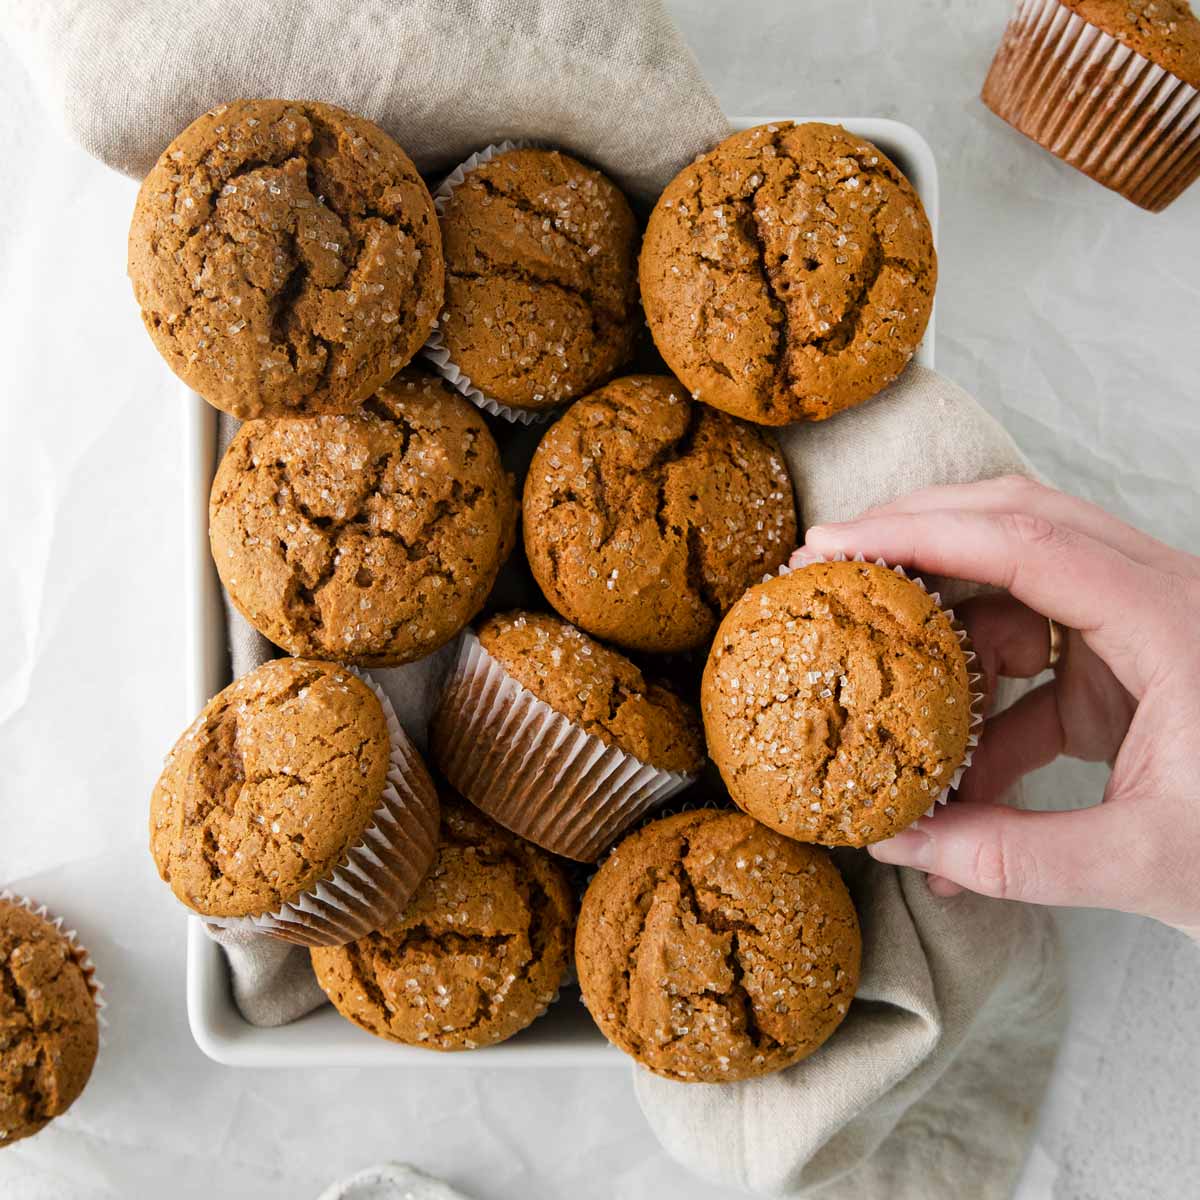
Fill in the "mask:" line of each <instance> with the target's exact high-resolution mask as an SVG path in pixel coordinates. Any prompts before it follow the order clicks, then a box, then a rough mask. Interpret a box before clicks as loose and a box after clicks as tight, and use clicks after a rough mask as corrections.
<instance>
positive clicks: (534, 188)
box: [432, 149, 639, 415]
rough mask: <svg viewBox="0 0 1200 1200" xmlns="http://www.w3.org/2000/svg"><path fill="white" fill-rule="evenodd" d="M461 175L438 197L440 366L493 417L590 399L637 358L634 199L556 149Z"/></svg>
mask: <svg viewBox="0 0 1200 1200" xmlns="http://www.w3.org/2000/svg"><path fill="white" fill-rule="evenodd" d="M478 160H482V161H478ZM476 162H477V165H474V164H475V163H476ZM460 170H462V171H465V175H464V176H463V178H462V181H461V182H458V183H455V184H454V185H453V187H452V188H450V187H449V185H448V186H447V188H446V189H439V200H438V204H439V208H440V210H441V228H442V239H443V243H444V245H445V249H446V302H445V304H444V305H443V308H442V314H441V321H440V323H439V327H438V330H437V333H436V335H435V337H434V340H433V343H432V344H433V346H434V347H436V348H437V350H438V353H437V354H436V355H435V361H437V362H439V363H440V364H441V365H442V368H443V369H447V373H448V374H449V375H450V377H451V378H452V379H453V380H454V381H455V382H456V385H457V386H460V387H463V388H465V387H466V386H467V385H468V384H469V385H470V386H471V387H473V388H474V389H477V390H478V391H479V392H481V393H482V394H483V397H484V398H486V399H487V400H488V401H490V402H491V403H490V404H489V405H488V407H489V408H491V409H492V410H493V411H501V409H503V408H508V409H518V410H526V411H544V410H547V409H550V408H553V407H554V406H555V405H557V404H560V403H562V402H563V401H564V400H570V399H571V398H572V397H574V396H579V395H582V394H583V393H584V392H586V391H589V390H590V389H591V388H593V387H595V386H596V385H597V384H598V383H600V382H602V381H603V380H605V379H607V378H608V377H609V376H610V375H612V374H613V372H614V371H616V369H617V368H618V367H619V366H620V365H621V364H622V363H624V362H625V361H627V360H628V358H629V357H630V354H631V353H632V350H633V344H634V338H635V336H636V331H637V327H638V317H639V313H638V303H637V282H636V264H635V258H636V254H637V225H636V222H635V221H634V217H633V213H632V212H631V211H630V208H629V204H628V202H627V201H626V199H625V197H624V196H623V195H622V194H621V192H620V191H619V190H618V188H617V187H616V185H615V184H613V183H612V182H611V181H610V180H608V179H606V178H605V177H604V176H603V175H601V174H600V172H599V171H594V170H592V169H591V168H590V167H585V166H584V165H583V163H581V162H577V161H576V160H575V159H573V158H571V157H570V156H568V155H566V154H560V153H558V152H557V151H552V150H533V149H517V150H507V151H503V152H500V153H496V154H492V155H489V154H488V153H486V152H485V153H484V154H482V155H479V156H477V157H476V159H475V160H472V162H471V163H468V164H464V166H463V168H460ZM452 178H455V177H452ZM445 191H448V194H446V195H445V198H444V199H442V198H441V197H442V195H443V194H444V192H445ZM505 415H508V414H505Z"/></svg>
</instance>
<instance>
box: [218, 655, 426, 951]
mask: <svg viewBox="0 0 1200 1200" xmlns="http://www.w3.org/2000/svg"><path fill="white" fill-rule="evenodd" d="M351 669H352V668H351ZM354 674H355V675H357V676H358V677H359V678H360V679H361V680H362V681H363V682H364V683H366V684H367V686H368V687H370V689H371V691H373V692H374V693H375V695H376V697H377V698H378V700H379V703H380V704H381V705H382V706H383V715H384V717H385V719H386V721H387V728H388V737H389V739H390V742H391V749H390V760H391V761H390V763H389V766H388V774H387V782H386V783H385V784H384V788H383V795H382V796H381V797H380V801H379V806H378V807H377V808H376V809H375V812H374V815H373V817H372V820H371V824H370V825H368V826H367V828H366V829H365V830H364V831H363V835H362V837H361V838H360V839H359V841H358V842H357V843H356V844H355V845H353V846H351V848H350V849H349V850H348V851H347V852H346V854H345V856H344V857H343V859H342V861H341V862H340V863H339V864H338V866H337V867H336V868H335V869H334V870H333V871H332V872H331V873H330V874H329V875H327V876H326V877H325V878H324V879H322V880H321V881H320V882H319V883H317V884H316V886H315V887H312V888H310V889H308V890H306V891H303V892H301V893H300V894H299V895H298V896H297V897H296V898H295V899H294V900H290V901H288V902H287V903H286V904H283V905H281V906H280V907H279V908H278V909H276V910H275V911H274V912H271V913H264V914H262V915H257V916H247V917H210V916H204V915H202V914H201V915H200V916H201V920H203V921H204V922H205V923H206V924H209V925H215V926H217V927H218V928H221V929H236V930H243V931H246V932H250V933H262V934H267V935H269V936H270V937H275V938H280V939H282V940H283V941H287V942H295V943H296V944H298V945H303V946H340V945H343V944H345V943H346V942H352V941H354V940H355V939H356V938H360V937H364V936H365V935H366V934H368V933H371V932H373V931H374V930H376V929H381V928H383V927H384V926H386V925H387V924H388V923H389V922H390V921H391V920H392V919H393V918H394V917H395V916H396V914H397V913H399V912H400V911H401V910H402V909H403V908H404V906H405V905H406V904H407V903H408V902H409V900H410V899H411V898H412V895H413V893H414V892H415V891H416V890H417V886H418V885H419V884H420V882H421V880H422V879H423V878H424V877H425V873H426V871H428V870H429V867H430V864H431V863H432V862H433V859H434V856H435V854H436V852H437V837H438V798H437V789H436V788H435V787H434V784H433V780H432V779H431V778H430V775H429V771H428V769H427V768H426V766H425V764H424V762H422V760H421V757H420V755H419V754H418V753H417V751H416V749H415V748H414V747H413V744H412V742H410V741H409V739H408V735H407V734H406V733H405V732H404V729H403V728H402V727H401V725H400V722H399V720H398V719H397V717H396V712H395V709H394V708H393V707H392V702H391V701H390V700H389V699H388V698H387V695H386V694H385V693H384V691H383V689H382V688H380V687H379V685H378V684H376V683H375V682H374V680H372V679H371V678H370V677H369V676H367V675H366V674H365V673H363V672H361V671H354Z"/></svg>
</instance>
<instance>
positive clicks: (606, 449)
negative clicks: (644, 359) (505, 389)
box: [524, 375, 796, 652]
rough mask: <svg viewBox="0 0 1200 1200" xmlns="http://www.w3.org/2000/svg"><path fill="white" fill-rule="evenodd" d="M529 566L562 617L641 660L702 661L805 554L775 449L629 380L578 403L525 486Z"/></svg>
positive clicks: (652, 379) (669, 388) (550, 435)
mask: <svg viewBox="0 0 1200 1200" xmlns="http://www.w3.org/2000/svg"><path fill="white" fill-rule="evenodd" d="M524 511H525V526H524V529H525V552H526V554H527V556H528V558H529V565H530V567H531V568H532V570H533V574H534V577H535V578H536V579H537V581H538V584H539V586H540V587H541V589H542V591H543V592H544V593H545V595H546V598H547V599H548V600H549V601H550V603H551V604H553V605H554V607H555V608H556V609H557V610H558V611H559V612H560V613H562V614H563V616H565V617H567V618H568V619H569V620H571V621H573V622H574V623H575V624H576V625H578V626H579V627H580V628H581V629H586V630H587V631H588V632H589V633H592V634H595V635H596V636H597V637H601V638H604V639H606V640H608V641H610V642H615V643H616V644H617V645H620V646H625V647H628V648H630V649H633V650H647V651H657V652H663V651H678V650H689V649H694V648H696V647H697V646H701V645H703V644H704V643H706V642H707V640H708V639H709V638H711V637H712V634H713V632H714V630H715V629H716V627H717V622H718V621H719V620H720V619H721V617H722V616H723V615H724V613H725V612H726V611H727V610H728V609H729V606H730V605H731V604H733V602H734V601H735V600H736V599H737V598H738V597H739V596H740V595H741V594H742V592H744V591H745V590H746V588H747V587H749V586H750V585H751V584H752V583H757V582H758V581H759V580H760V579H762V577H763V576H764V575H765V574H768V573H769V572H771V571H774V570H775V569H776V568H778V567H779V566H781V565H782V564H783V562H784V561H785V560H786V559H787V556H788V554H789V553H790V552H791V549H792V548H793V546H794V545H795V542H796V506H795V501H794V499H793V495H792V483H791V478H790V477H789V475H788V472H787V468H786V467H785V466H784V464H783V460H782V456H781V455H780V452H779V446H778V444H777V443H776V441H775V439H774V436H773V435H772V434H770V433H769V432H767V431H765V430H760V429H756V428H755V427H754V426H752V425H749V424H747V423H746V422H744V421H739V420H737V419H736V418H734V417H731V416H729V415H728V414H726V413H722V412H718V411H717V410H715V409H713V408H709V407H708V406H707V405H703V404H697V403H695V402H694V401H692V400H691V399H690V398H689V397H688V394H687V392H686V390H685V389H684V388H683V387H682V386H681V385H680V384H679V383H678V382H677V381H676V380H674V379H672V378H671V377H670V376H666V375H630V376H626V377H624V378H622V379H616V380H614V381H613V382H612V383H609V384H607V385H606V386H604V387H602V388H600V389H599V390H598V391H595V392H592V393H591V394H590V395H588V396H585V397H584V398H583V399H581V400H577V401H576V402H575V403H574V404H572V405H571V407H570V408H569V409H567V411H566V413H564V414H563V416H562V418H561V419H560V420H558V421H557V422H556V423H555V424H554V425H552V426H551V427H550V429H549V430H548V431H547V432H546V435H545V436H544V437H543V438H542V441H541V443H540V445H539V446H538V449H537V453H536V454H535V455H534V457H533V462H532V463H531V465H530V468H529V473H528V474H527V475H526V477H525V499H524Z"/></svg>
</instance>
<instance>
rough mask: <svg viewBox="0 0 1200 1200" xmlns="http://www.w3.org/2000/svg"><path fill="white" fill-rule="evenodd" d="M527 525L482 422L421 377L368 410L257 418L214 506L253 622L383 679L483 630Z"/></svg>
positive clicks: (238, 601)
mask: <svg viewBox="0 0 1200 1200" xmlns="http://www.w3.org/2000/svg"><path fill="white" fill-rule="evenodd" d="M516 524H517V503H516V498H515V496H514V491H513V481H512V477H511V476H510V475H509V474H508V472H507V471H505V469H504V467H503V465H502V464H501V461H500V451H499V449H498V448H497V446H496V443H495V440H494V439H493V438H492V435H491V433H490V432H489V431H488V428H487V426H486V425H485V424H484V421H483V419H482V417H481V416H480V414H479V412H478V410H477V409H476V408H474V407H473V406H472V405H470V404H468V403H467V402H466V401H465V400H464V399H463V398H462V397H461V396H459V395H457V394H456V393H455V392H453V391H452V390H451V389H450V388H449V387H447V386H446V384H445V383H444V382H443V381H442V380H440V379H438V378H437V376H434V375H428V374H424V373H421V372H417V371H412V370H409V371H404V372H401V374H400V375H399V376H398V377H397V378H396V379H394V380H392V381H391V382H390V383H388V384H385V385H384V386H383V387H382V388H380V389H379V391H378V392H376V394H375V395H374V396H372V397H371V398H370V399H369V400H368V401H367V403H366V404H365V405H364V406H363V408H362V410H361V411H360V412H358V413H353V414H350V415H348V416H324V417H315V418H313V417H309V418H290V419H286V418H285V419H281V420H275V421H248V422H247V423H246V424H245V425H243V426H242V428H241V430H240V431H239V432H238V434H237V436H236V437H235V438H234V439H233V441H232V442H231V443H230V446H229V449H228V450H227V451H226V452H225V456H224V458H223V459H222V461H221V465H220V466H219V467H218V469H217V474H216V477H215V478H214V480H213V485H212V494H211V497H210V501H209V538H210V541H211V544H212V551H213V558H214V560H215V561H216V564H217V571H218V572H219V574H220V576H221V582H222V583H223V584H224V585H225V588H226V590H227V591H228V593H229V596H230V599H231V600H232V601H233V603H234V604H235V605H236V606H237V608H238V610H239V611H240V612H241V613H242V615H243V616H244V617H245V618H246V619H247V620H248V621H249V622H250V623H251V624H252V625H253V626H254V627H255V628H256V629H257V630H259V632H260V633H262V634H264V635H265V636H266V637H268V638H270V639H271V641H273V642H274V643H275V644H276V645H277V646H281V647H282V648H283V649H284V650H286V651H288V653H289V654H299V655H304V656H307V657H312V658H331V659H338V660H339V661H341V662H349V663H358V664H362V665H370V666H396V665H398V664H401V663H407V662H412V661H413V660H414V659H417V658H422V657H424V656H425V655H427V654H430V653H431V652H432V651H434V650H436V649H437V648H438V647H439V646H441V645H443V644H444V643H445V642H447V641H449V640H450V638H452V637H453V636H454V635H455V634H456V633H457V632H458V631H459V630H460V629H461V628H462V627H463V626H464V625H465V624H466V623H467V622H468V621H470V620H471V618H472V617H474V616H475V614H476V613H477V612H478V611H479V610H480V608H481V607H482V606H483V602H484V600H485V599H486V598H487V595H488V592H489V591H490V590H491V587H492V584H493V583H495V581H496V576H497V574H498V573H499V570H500V567H501V565H502V564H503V562H504V560H505V559H506V558H507V557H508V554H509V552H510V551H511V549H512V545H513V542H514V540H515V538H516Z"/></svg>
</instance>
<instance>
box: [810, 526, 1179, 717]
mask: <svg viewBox="0 0 1200 1200" xmlns="http://www.w3.org/2000/svg"><path fill="white" fill-rule="evenodd" d="M838 553H846V554H855V553H860V554H863V555H865V556H866V557H867V558H883V559H885V560H886V561H887V562H890V563H901V564H904V565H906V566H912V567H914V568H916V569H917V570H918V571H926V572H930V573H932V574H935V575H948V576H951V577H953V578H956V579H967V580H973V581H975V582H976V583H990V584H994V585H995V586H997V587H1000V588H1003V589H1004V590H1005V591H1008V592H1011V593H1012V595H1013V596H1015V597H1016V598H1017V599H1018V600H1020V601H1021V602H1022V603H1024V604H1026V605H1027V606H1029V607H1030V608H1033V609H1036V610H1037V611H1038V612H1040V613H1045V614H1046V615H1047V616H1050V617H1053V618H1054V619H1055V620H1056V621H1059V622H1061V623H1062V624H1063V625H1069V626H1071V627H1072V628H1075V629H1078V630H1080V631H1082V632H1083V633H1084V634H1085V636H1086V637H1087V638H1088V640H1089V642H1091V644H1092V645H1093V647H1094V649H1095V650H1096V652H1097V653H1098V654H1099V655H1100V656H1101V657H1102V658H1103V659H1104V660H1105V661H1106V662H1108V664H1109V666H1110V667H1111V668H1112V670H1113V672H1114V674H1116V676H1117V677H1118V679H1120V680H1121V682H1122V683H1123V684H1124V685H1125V687H1126V688H1128V689H1129V691H1131V692H1132V693H1133V694H1134V695H1135V696H1138V697H1139V698H1140V696H1141V695H1142V693H1143V692H1144V690H1145V687H1146V684H1147V682H1148V675H1147V672H1148V671H1150V670H1152V669H1154V667H1155V665H1156V664H1158V663H1159V662H1161V659H1162V656H1163V655H1164V654H1166V653H1169V652H1170V646H1171V644H1172V642H1173V641H1174V639H1175V637H1176V631H1175V630H1174V629H1172V628H1170V624H1169V622H1164V621H1163V620H1162V611H1161V610H1162V607H1163V603H1164V599H1165V597H1166V587H1165V584H1166V582H1167V581H1168V579H1169V577H1168V576H1165V575H1162V574H1161V573H1159V572H1157V571H1154V570H1151V569H1149V568H1147V567H1144V566H1142V565H1140V564H1138V563H1135V562H1134V561H1132V560H1131V559H1129V558H1127V557H1126V556H1125V555H1123V554H1121V553H1119V552H1118V551H1116V550H1113V549H1112V548H1111V547H1109V546H1105V545H1103V544H1101V543H1100V542H1097V541H1096V540H1095V539H1093V538H1090V537H1087V536H1086V535H1084V534H1080V533H1076V532H1075V531H1074V530H1071V529H1066V528H1063V527H1061V526H1057V525H1054V524H1052V523H1051V522H1049V521H1047V520H1046V519H1045V518H1044V517H1037V516H1030V515H1029V514H1027V513H990V512H970V511H965V512H959V511H953V512H949V511H938V512H928V513H896V514H892V515H888V514H884V515H881V516H875V517H864V518H863V519H862V520H860V521H855V522H852V523H849V524H847V525H829V526H823V527H822V526H814V527H813V528H812V529H810V530H809V531H808V535H807V537H806V540H805V546H804V548H803V549H802V550H799V551H797V553H796V554H795V555H794V556H793V560H794V561H798V562H800V563H803V562H804V561H806V559H808V558H809V557H810V556H812V555H813V554H816V555H821V556H824V557H827V558H828V557H833V556H834V555H836V554H838ZM1147 650H1149V651H1150V653H1147V652H1146V651H1147Z"/></svg>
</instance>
